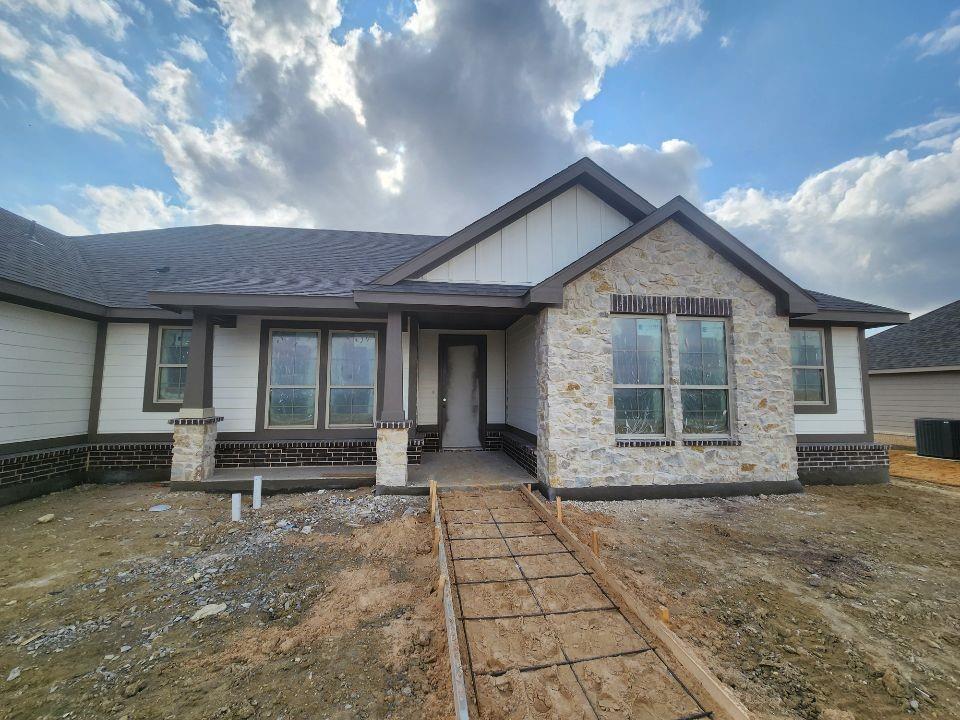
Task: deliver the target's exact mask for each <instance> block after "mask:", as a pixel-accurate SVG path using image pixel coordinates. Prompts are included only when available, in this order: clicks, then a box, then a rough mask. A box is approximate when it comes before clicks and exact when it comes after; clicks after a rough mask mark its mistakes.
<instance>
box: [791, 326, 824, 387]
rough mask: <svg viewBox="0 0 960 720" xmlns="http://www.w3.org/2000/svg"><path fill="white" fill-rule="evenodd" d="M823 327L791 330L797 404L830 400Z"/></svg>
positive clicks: (792, 362) (792, 363)
mask: <svg viewBox="0 0 960 720" xmlns="http://www.w3.org/2000/svg"><path fill="white" fill-rule="evenodd" d="M823 348H824V342H823V330H821V329H820V328H803V329H792V330H791V331H790V364H791V365H792V366H793V400H794V402H795V403H798V404H807V403H809V404H819V405H824V404H826V402H827V386H826V379H827V368H826V360H825V357H826V356H825V354H824V351H823Z"/></svg>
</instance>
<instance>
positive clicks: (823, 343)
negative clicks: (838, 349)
mask: <svg viewBox="0 0 960 720" xmlns="http://www.w3.org/2000/svg"><path fill="white" fill-rule="evenodd" d="M811 330H815V331H816V332H817V334H819V335H820V357H821V358H823V364H822V365H794V364H793V363H792V362H791V363H790V384H791V387H792V386H793V371H794V370H819V371H821V372H822V373H823V400H797V399H796V397H794V399H793V404H794V405H808V406H811V405H812V406H814V407H819V406H826V405H829V404H830V387H829V385H830V383H829V381H828V380H827V337H826V334H825V333H824V331H823V328H822V327H802V328H790V337H791V339H792V338H793V333H794V332H797V331H802V332H810V331H811ZM791 344H792V343H791ZM792 359H793V358H791V360H792ZM794 389H795V388H794Z"/></svg>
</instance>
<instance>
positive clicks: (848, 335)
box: [794, 327, 866, 435]
mask: <svg viewBox="0 0 960 720" xmlns="http://www.w3.org/2000/svg"><path fill="white" fill-rule="evenodd" d="M831 334H832V337H833V374H834V381H835V383H836V391H837V412H836V413H830V414H810V415H795V416H794V423H795V426H796V432H797V434H798V435H861V434H863V433H865V432H866V423H865V420H864V411H863V385H862V383H861V378H860V347H859V343H858V342H857V329H856V328H850V327H834V328H832V329H831Z"/></svg>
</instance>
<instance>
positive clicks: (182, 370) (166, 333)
mask: <svg viewBox="0 0 960 720" xmlns="http://www.w3.org/2000/svg"><path fill="white" fill-rule="evenodd" d="M157 346H158V350H157V372H156V375H155V378H156V380H155V382H154V392H153V399H154V402H157V403H173V404H176V403H181V402H183V388H184V387H185V386H186V384H187V362H188V360H189V359H190V328H182V327H162V328H160V339H159V343H158V344H157Z"/></svg>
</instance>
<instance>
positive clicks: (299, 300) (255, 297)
mask: <svg viewBox="0 0 960 720" xmlns="http://www.w3.org/2000/svg"><path fill="white" fill-rule="evenodd" d="M147 300H148V301H149V302H150V303H152V304H153V305H156V306H157V307H161V308H167V309H177V310H180V309H184V308H191V307H203V308H218V309H223V310H241V311H248V312H249V311H253V310H267V311H279V310H357V309H358V307H357V304H356V303H355V302H354V301H353V298H349V297H339V296H330V295H264V294H246V293H196V292H170V291H165V290H154V291H151V292H149V293H147Z"/></svg>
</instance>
